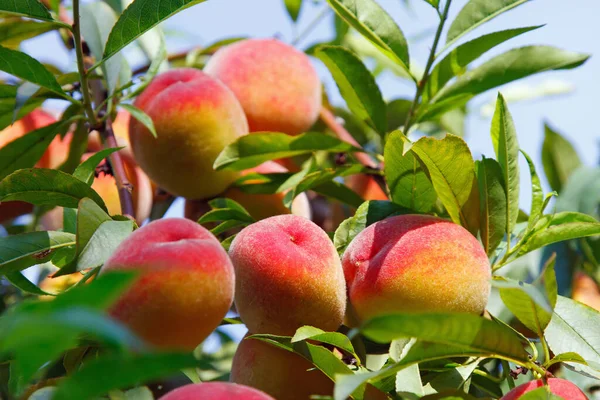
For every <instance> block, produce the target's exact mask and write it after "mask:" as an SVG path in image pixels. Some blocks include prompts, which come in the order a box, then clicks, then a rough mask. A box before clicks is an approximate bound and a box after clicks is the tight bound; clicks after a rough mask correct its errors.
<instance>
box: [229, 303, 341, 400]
mask: <svg viewBox="0 0 600 400" xmlns="http://www.w3.org/2000/svg"><path fill="white" fill-rule="evenodd" d="M282 300H283V299H282ZM229 379H230V381H231V382H235V383H238V384H242V385H248V386H252V387H254V388H256V389H258V390H262V391H263V392H265V393H268V394H270V395H271V396H273V397H274V398H276V399H285V400H308V399H309V398H310V396H311V395H322V396H331V395H333V381H331V379H329V378H328V377H327V376H326V375H325V374H324V373H323V372H321V371H320V370H318V369H316V368H315V366H314V365H312V364H311V363H310V362H309V361H308V360H306V359H305V358H303V357H302V356H300V355H298V354H295V353H292V352H289V351H287V350H284V349H280V348H277V347H275V346H272V345H270V344H268V343H265V342H263V341H260V340H258V339H252V338H245V339H244V340H242V341H241V342H240V344H239V346H238V348H237V351H236V352H235V355H234V357H233V364H232V366H231V374H230V378H229Z"/></svg>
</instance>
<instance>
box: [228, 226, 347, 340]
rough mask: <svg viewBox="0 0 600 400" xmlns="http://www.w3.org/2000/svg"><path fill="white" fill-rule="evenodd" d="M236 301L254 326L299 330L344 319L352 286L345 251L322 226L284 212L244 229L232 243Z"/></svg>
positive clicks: (289, 332) (330, 326) (332, 324)
mask: <svg viewBox="0 0 600 400" xmlns="http://www.w3.org/2000/svg"><path fill="white" fill-rule="evenodd" d="M229 255H230V257H231V261H232V262H233V266H234V268H235V273H236V277H237V279H236V290H235V305H236V309H237V310H238V312H239V314H240V317H241V318H242V321H244V323H245V324H246V326H247V327H248V329H249V330H250V332H253V333H270V334H275V335H293V334H294V332H295V331H296V330H297V329H298V328H300V327H301V326H303V325H312V326H315V327H317V328H320V329H323V330H326V331H333V330H336V329H337V328H338V327H339V326H340V325H341V323H342V319H343V317H344V311H345V305H346V286H345V282H344V276H343V271H342V267H341V264H340V259H339V256H338V254H337V252H336V250H335V247H334V246H333V243H332V242H331V240H330V239H329V237H328V236H327V234H326V233H325V231H323V230H322V229H321V228H319V227H318V226H317V225H316V224H314V223H313V222H311V221H310V220H308V219H306V218H303V217H299V216H297V215H278V216H275V217H270V218H267V219H263V220H261V221H258V222H256V223H254V224H252V225H249V226H247V227H246V228H244V229H242V231H241V232H240V233H239V234H238V235H237V236H236V237H235V239H234V240H233V242H232V243H231V247H230V248H229Z"/></svg>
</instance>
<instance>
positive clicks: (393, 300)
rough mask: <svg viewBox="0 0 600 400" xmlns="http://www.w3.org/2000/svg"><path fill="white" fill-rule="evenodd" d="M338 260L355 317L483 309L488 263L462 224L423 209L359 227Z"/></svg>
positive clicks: (488, 281)
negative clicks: (342, 268)
mask: <svg viewBox="0 0 600 400" xmlns="http://www.w3.org/2000/svg"><path fill="white" fill-rule="evenodd" d="M342 265H343V267H344V274H345V277H346V283H347V285H348V297H349V301H350V304H351V305H352V308H353V311H354V312H356V316H357V317H358V319H359V320H362V321H364V320H367V319H369V318H372V317H375V316H377V315H381V314H389V313H394V312H411V311H417V312H418V311H432V312H466V313H473V314H481V313H482V312H483V310H484V309H485V306H486V304H487V300H488V296H489V293H490V278H491V269H490V264H489V261H488V258H487V256H486V254H485V251H484V250H483V247H482V246H481V244H480V243H479V242H478V241H477V239H475V237H474V236H473V235H471V234H470V233H469V232H468V231H467V230H466V229H464V228H463V227H461V226H459V225H456V224H454V223H452V222H449V221H446V220H443V219H441V218H437V217H432V216H426V215H400V216H396V217H391V218H387V219H385V220H382V221H378V222H376V223H374V224H372V225H370V226H368V227H367V228H366V229H365V230H363V231H362V232H361V233H359V234H358V235H357V236H356V237H355V238H354V240H353V241H352V242H351V243H350V245H349V246H348V248H347V249H346V251H345V253H344V255H343V258H342Z"/></svg>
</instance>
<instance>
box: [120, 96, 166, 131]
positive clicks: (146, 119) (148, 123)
mask: <svg viewBox="0 0 600 400" xmlns="http://www.w3.org/2000/svg"><path fill="white" fill-rule="evenodd" d="M119 107H122V108H124V109H125V110H127V111H128V112H129V113H130V114H131V116H132V117H133V118H135V119H136V120H138V121H139V122H141V123H142V125H144V126H145V127H146V128H147V129H148V130H149V131H150V133H151V134H152V136H154V137H157V134H156V128H154V122H152V118H150V116H149V115H148V114H146V113H145V112H143V111H142V110H140V109H139V108H137V107H136V106H133V105H131V104H126V103H121V104H119Z"/></svg>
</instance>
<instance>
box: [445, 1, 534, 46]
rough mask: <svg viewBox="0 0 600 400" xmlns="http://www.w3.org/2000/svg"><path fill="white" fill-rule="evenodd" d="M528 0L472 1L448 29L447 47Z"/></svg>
mask: <svg viewBox="0 0 600 400" xmlns="http://www.w3.org/2000/svg"><path fill="white" fill-rule="evenodd" d="M527 1H528V0H470V1H469V2H468V3H467V4H466V5H465V6H464V7H463V8H462V9H461V10H460V11H459V12H458V15H457V16H456V18H455V19H454V21H452V24H451V25H450V29H448V35H447V36H446V45H447V46H449V45H451V44H452V43H454V42H456V41H457V40H458V39H459V38H461V37H462V36H463V35H466V34H467V33H469V32H470V31H472V30H473V29H475V28H477V27H478V26H480V25H482V24H484V23H486V22H488V21H490V20H491V19H494V18H496V17H497V16H498V15H500V14H502V13H504V12H506V11H508V10H510V9H512V8H515V7H517V6H519V5H521V4H523V3H526V2H527Z"/></svg>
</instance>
